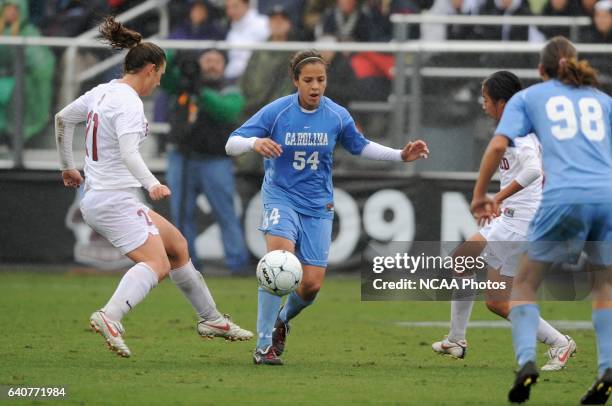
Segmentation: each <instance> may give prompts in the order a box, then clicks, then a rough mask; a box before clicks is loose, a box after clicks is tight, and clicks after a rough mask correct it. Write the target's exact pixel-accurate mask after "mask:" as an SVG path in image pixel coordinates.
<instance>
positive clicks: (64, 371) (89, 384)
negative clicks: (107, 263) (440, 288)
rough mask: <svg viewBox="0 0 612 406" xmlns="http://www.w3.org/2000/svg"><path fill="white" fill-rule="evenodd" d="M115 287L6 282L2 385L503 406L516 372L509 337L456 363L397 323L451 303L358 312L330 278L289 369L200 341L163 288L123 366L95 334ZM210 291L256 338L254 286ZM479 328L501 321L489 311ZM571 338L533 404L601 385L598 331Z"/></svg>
mask: <svg viewBox="0 0 612 406" xmlns="http://www.w3.org/2000/svg"><path fill="white" fill-rule="evenodd" d="M118 280H119V276H116V275H114V276H94V275H61V274H47V273H7V272H4V273H2V272H0V309H1V313H0V322H1V324H0V325H1V326H2V330H3V332H2V334H0V385H25V386H67V387H68V391H69V397H68V400H67V403H80V404H122V405H127V404H130V405H131V404H146V405H149V404H160V405H166V404H173V405H181V404H221V403H226V404H238V403H244V404H279V403H280V404H293V405H301V404H312V403H323V404H332V403H333V404H348V403H350V404H414V405H468V404H470V405H497V404H505V403H506V401H505V399H506V393H507V389H508V388H509V385H510V383H511V380H512V378H513V373H512V371H513V368H514V362H513V352H512V344H511V337H510V330H509V329H478V328H474V329H471V330H470V331H469V332H468V335H469V336H468V340H469V343H470V347H469V353H468V357H467V359H466V360H464V361H457V360H451V359H449V358H446V357H441V356H436V355H435V354H434V353H433V352H432V350H431V348H430V343H431V342H432V341H435V340H437V339H439V338H440V337H442V335H443V334H445V333H446V329H445V328H414V327H413V328H407V327H402V326H400V325H397V324H396V322H399V321H429V320H439V321H442V320H447V318H448V313H449V304H448V303H425V302H420V303H415V302H384V303H383V302H377V303H374V302H363V303H362V302H360V293H359V280H358V279H357V278H342V277H337V278H329V279H328V280H327V281H326V283H325V286H324V288H323V291H322V292H321V293H320V295H319V298H318V299H317V303H316V304H315V305H314V306H313V307H311V308H309V309H307V310H306V311H304V313H302V314H301V315H300V316H299V317H298V318H297V319H296V320H295V321H294V322H293V323H292V327H293V330H292V334H291V335H290V336H289V340H288V350H287V352H286V353H285V355H284V357H283V358H284V360H285V363H286V364H285V365H284V366H282V367H269V366H255V365H253V364H252V360H251V351H252V350H253V347H254V345H255V343H254V342H248V343H228V342H224V341H221V340H219V341H204V340H202V339H200V338H199V336H198V335H197V333H196V331H195V316H194V315H193V311H192V309H191V306H190V305H189V304H188V303H187V301H186V300H185V299H184V298H183V297H182V296H181V294H180V293H179V291H178V290H177V289H176V288H175V287H174V286H173V285H172V284H171V283H170V282H169V281H164V282H163V283H162V284H161V285H160V286H158V287H157V288H156V289H155V290H154V291H153V292H152V293H151V294H150V295H149V296H148V297H147V299H146V300H145V301H144V302H142V303H141V304H140V305H139V306H138V307H137V308H136V309H135V310H134V311H133V312H132V313H131V314H129V315H128V316H127V317H126V318H125V319H124V323H123V324H124V326H125V328H126V331H127V334H126V341H127V343H128V345H129V346H130V348H131V350H132V352H133V357H132V358H129V359H121V358H118V357H117V356H115V355H113V354H112V353H111V352H109V351H108V350H107V349H106V346H105V345H104V344H103V340H102V338H101V337H100V336H98V335H96V334H93V333H92V332H91V331H90V330H89V328H88V317H89V315H90V314H91V312H92V311H93V310H95V309H96V308H99V307H101V306H102V305H103V304H104V303H105V302H106V300H107V299H108V298H109V297H110V295H111V294H112V292H113V290H114V288H115V286H116V284H117V282H118ZM208 282H209V285H210V287H211V290H212V292H213V294H214V296H215V298H216V301H217V304H218V305H219V308H220V309H221V310H222V311H224V312H227V313H230V314H231V315H232V317H233V318H234V319H235V320H236V321H237V322H238V323H239V324H241V325H242V326H243V327H246V328H250V329H252V330H254V329H255V320H256V301H257V295H256V281H255V278H252V279H229V278H210V279H209V280H208ZM542 313H543V315H544V317H547V318H549V319H551V320H560V319H562V320H589V319H590V304H589V303H586V302H577V303H575V302H564V303H545V304H543V305H542ZM472 319H473V320H496V318H495V316H493V315H491V314H489V313H488V312H487V310H486V309H485V307H484V304H482V303H477V304H476V305H475V308H474V314H473V318H472ZM568 333H570V334H571V335H572V336H573V337H574V338H575V340H576V341H577V343H578V348H579V353H578V355H577V357H576V358H573V359H572V360H571V361H570V363H569V364H568V365H569V366H568V368H567V369H566V370H564V371H561V372H556V373H555V372H553V373H544V374H543V375H542V376H541V381H540V383H538V385H537V386H536V387H535V388H534V390H533V391H532V401H531V402H530V404H534V405H549V404H550V405H566V404H577V403H578V399H579V398H580V396H581V395H582V393H583V392H584V391H585V390H586V388H587V387H588V386H590V385H591V384H592V382H593V380H594V377H595V369H596V368H595V364H596V362H595V360H596V350H595V341H594V333H593V331H592V330H580V331H568ZM544 351H545V348H544V347H541V348H539V352H540V354H541V357H540V363H542V362H543V361H544ZM3 402H6V401H1V400H0V403H3ZM19 403H20V404H22V403H23V402H19Z"/></svg>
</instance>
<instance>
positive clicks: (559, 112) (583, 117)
mask: <svg viewBox="0 0 612 406" xmlns="http://www.w3.org/2000/svg"><path fill="white" fill-rule="evenodd" d="M578 109H579V110H580V117H577V116H576V111H575V110H574V105H573V103H572V101H571V100H570V99H569V98H568V97H566V96H554V97H551V98H550V99H548V101H547V102H546V114H547V115H548V119H549V120H550V121H552V122H558V121H563V122H562V123H560V124H557V125H553V126H552V127H551V128H550V130H551V132H552V135H554V136H555V138H557V139H559V140H567V139H570V138H574V137H575V136H576V134H577V133H578V120H580V130H581V131H582V133H583V134H584V136H585V137H586V138H587V139H589V140H591V141H601V140H603V139H604V137H605V136H606V130H605V125H604V121H603V109H602V108H601V104H599V101H598V100H597V99H595V98H593V97H583V98H581V99H580V100H578Z"/></svg>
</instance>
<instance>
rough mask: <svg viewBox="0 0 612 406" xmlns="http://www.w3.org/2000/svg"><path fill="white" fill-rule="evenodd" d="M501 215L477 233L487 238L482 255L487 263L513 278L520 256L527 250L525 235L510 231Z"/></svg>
mask: <svg viewBox="0 0 612 406" xmlns="http://www.w3.org/2000/svg"><path fill="white" fill-rule="evenodd" d="M505 221H508V220H506V219H505V218H503V217H498V218H496V219H495V220H493V221H492V222H491V223H489V224H487V225H486V226H485V227H483V228H481V229H480V231H479V233H480V234H481V235H482V236H483V237H484V238H485V239H486V240H487V246H486V248H485V249H484V251H483V254H482V255H483V257H484V259H485V260H486V261H487V264H488V265H489V266H490V267H491V268H494V269H498V270H499V273H500V274H501V275H504V276H509V277H511V278H514V276H516V273H517V271H518V266H519V263H520V259H521V256H522V255H523V254H524V253H525V252H526V251H527V246H528V243H527V236H525V235H522V234H519V233H516V232H514V231H512V230H511V229H510V228H509V227H508V226H507V225H506V224H505Z"/></svg>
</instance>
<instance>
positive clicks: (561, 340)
mask: <svg viewBox="0 0 612 406" xmlns="http://www.w3.org/2000/svg"><path fill="white" fill-rule="evenodd" d="M538 341H540V342H541V343H544V344H546V345H550V346H551V347H559V346H562V345H567V337H565V336H564V335H563V334H561V333H560V332H559V330H557V329H556V328H554V327H553V326H551V325H550V324H548V322H547V321H546V320H544V319H543V318H541V317H540V323H539V324H538Z"/></svg>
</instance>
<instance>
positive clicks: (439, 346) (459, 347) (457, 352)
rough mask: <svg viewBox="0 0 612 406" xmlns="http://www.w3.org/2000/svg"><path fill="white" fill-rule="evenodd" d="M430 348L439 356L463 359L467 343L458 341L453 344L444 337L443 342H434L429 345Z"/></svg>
mask: <svg viewBox="0 0 612 406" xmlns="http://www.w3.org/2000/svg"><path fill="white" fill-rule="evenodd" d="M431 348H432V349H433V350H434V351H435V352H437V353H438V354H441V355H450V356H451V357H453V358H458V359H463V358H465V353H466V352H467V341H465V340H459V341H458V342H456V343H454V342H452V341H448V336H444V340H442V341H436V342H435V343H433V344H432V345H431Z"/></svg>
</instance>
